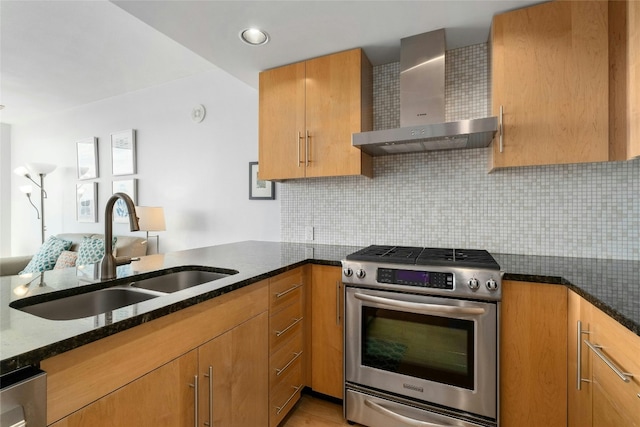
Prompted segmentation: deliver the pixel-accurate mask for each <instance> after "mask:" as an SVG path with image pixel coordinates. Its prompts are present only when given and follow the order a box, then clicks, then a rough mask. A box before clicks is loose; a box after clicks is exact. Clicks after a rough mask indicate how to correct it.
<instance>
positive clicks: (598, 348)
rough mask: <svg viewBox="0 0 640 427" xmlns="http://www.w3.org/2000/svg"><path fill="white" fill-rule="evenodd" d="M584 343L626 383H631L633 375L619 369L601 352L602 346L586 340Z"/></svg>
mask: <svg viewBox="0 0 640 427" xmlns="http://www.w3.org/2000/svg"><path fill="white" fill-rule="evenodd" d="M584 343H585V344H586V345H587V346H588V347H589V348H590V349H591V350H593V352H594V353H595V354H596V356H598V357H599V358H600V359H602V361H603V362H604V363H605V364H606V365H607V366H608V367H609V368H611V370H612V371H613V372H614V373H615V374H616V375H617V376H618V377H620V379H621V380H622V381H624V382H625V383H628V382H629V377H633V375H632V374H630V373H628V372H622V370H621V369H620V368H618V367H617V366H616V365H615V364H614V363H613V362H612V361H611V360H610V359H609V358H608V357H607V355H606V354H604V353H603V352H602V350H601V348H602V346H601V345H596V344H592V343H590V342H589V341H588V340H584Z"/></svg>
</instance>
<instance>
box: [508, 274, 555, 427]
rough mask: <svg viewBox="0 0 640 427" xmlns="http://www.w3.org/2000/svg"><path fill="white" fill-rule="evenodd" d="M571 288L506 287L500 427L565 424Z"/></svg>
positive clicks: (525, 284) (519, 284)
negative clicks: (568, 311)
mask: <svg viewBox="0 0 640 427" xmlns="http://www.w3.org/2000/svg"><path fill="white" fill-rule="evenodd" d="M566 324H567V288H566V287H564V286H561V285H547V284H540V283H528V282H515V281H508V280H505V281H503V287H502V304H501V318H500V425H501V426H502V427H527V426H531V427H540V426H545V427H555V426H566V424H567V329H566V328H565V326H564V325H566Z"/></svg>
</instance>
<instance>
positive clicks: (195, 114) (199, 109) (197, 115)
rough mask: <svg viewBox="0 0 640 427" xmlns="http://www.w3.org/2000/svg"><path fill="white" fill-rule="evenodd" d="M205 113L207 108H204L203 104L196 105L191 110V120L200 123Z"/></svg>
mask: <svg viewBox="0 0 640 427" xmlns="http://www.w3.org/2000/svg"><path fill="white" fill-rule="evenodd" d="M206 114H207V110H205V108H204V105H196V106H195V107H193V110H191V120H193V121H194V122H195V123H200V122H201V121H203V120H204V116H205V115H206Z"/></svg>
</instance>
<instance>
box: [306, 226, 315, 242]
mask: <svg viewBox="0 0 640 427" xmlns="http://www.w3.org/2000/svg"><path fill="white" fill-rule="evenodd" d="M304 240H313V227H305V228H304Z"/></svg>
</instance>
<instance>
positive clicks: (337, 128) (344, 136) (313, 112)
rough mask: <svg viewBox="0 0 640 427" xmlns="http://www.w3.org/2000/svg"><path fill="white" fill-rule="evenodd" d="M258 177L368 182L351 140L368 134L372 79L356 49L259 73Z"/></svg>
mask: <svg viewBox="0 0 640 427" xmlns="http://www.w3.org/2000/svg"><path fill="white" fill-rule="evenodd" d="M259 97H260V101H259V107H260V111H259V150H258V151H259V165H260V169H259V176H260V179H266V180H283V179H291V178H302V177H321V176H342V175H366V176H369V177H371V176H372V173H373V171H372V161H371V157H370V156H369V155H367V154H365V153H363V152H362V151H360V150H359V149H357V148H354V147H353V146H352V145H351V134H352V133H356V132H363V131H368V130H372V128H373V75H372V67H371V63H370V62H369V60H368V59H367V57H366V56H365V54H364V52H363V51H362V49H353V50H349V51H345V52H340V53H336V54H332V55H327V56H322V57H319V58H315V59H310V60H308V61H304V62H300V63H296V64H291V65H287V66H284V67H279V68H274V69H271V70H267V71H263V72H261V73H260V89H259Z"/></svg>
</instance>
